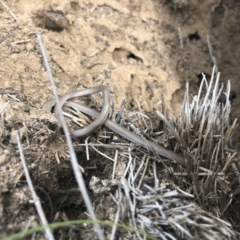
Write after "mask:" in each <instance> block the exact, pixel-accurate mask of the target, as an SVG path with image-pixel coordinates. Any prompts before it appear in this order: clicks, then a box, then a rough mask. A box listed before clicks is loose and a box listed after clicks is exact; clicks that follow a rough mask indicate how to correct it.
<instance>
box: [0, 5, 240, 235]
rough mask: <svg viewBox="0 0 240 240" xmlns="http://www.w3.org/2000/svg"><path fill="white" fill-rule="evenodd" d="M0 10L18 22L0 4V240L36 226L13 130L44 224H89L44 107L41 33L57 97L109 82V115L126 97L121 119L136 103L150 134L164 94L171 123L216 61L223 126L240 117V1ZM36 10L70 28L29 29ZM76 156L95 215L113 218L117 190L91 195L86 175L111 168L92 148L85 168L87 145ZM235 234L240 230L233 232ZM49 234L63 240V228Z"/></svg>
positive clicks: (105, 176) (46, 88) (96, 103)
mask: <svg viewBox="0 0 240 240" xmlns="http://www.w3.org/2000/svg"><path fill="white" fill-rule="evenodd" d="M5 3H6V4H7V5H8V7H9V8H10V9H11V10H12V12H13V13H14V14H15V15H16V17H17V18H18V19H19V21H18V22H17V21H15V20H14V18H13V17H12V16H11V15H10V14H9V12H8V11H7V10H6V9H5V8H4V6H3V5H0V19H1V21H0V30H1V31H0V82H1V84H0V109H1V123H0V125H1V128H0V130H1V141H0V238H2V237H6V236H8V235H10V234H12V233H16V232H19V231H21V230H24V229H25V228H26V226H27V225H28V223H29V224H30V226H31V227H33V226H36V225H38V224H39V219H38V216H37V214H36V211H35V208H34V205H33V204H32V202H31V201H30V200H29V199H31V195H30V193H29V190H28V186H27V184H26V180H25V177H24V174H23V171H22V165H21V162H20V160H19V151H18V149H17V145H16V141H15V136H16V135H15V134H16V131H15V130H19V131H20V132H21V140H22V143H23V147H24V155H25V158H26V160H27V163H28V166H29V170H30V173H31V177H32V180H33V182H34V186H35V187H36V191H37V193H38V194H39V197H40V199H41V202H42V204H43V207H44V210H45V213H46V215H47V218H48V220H49V222H53V221H60V220H67V219H70V220H71V219H87V218H88V215H87V214H86V208H85V206H84V203H83V200H82V198H81V195H80V194H79V191H78V190H77V185H76V182H75V179H74V175H73V172H72V168H71V164H70V161H69V160H70V158H69V155H68V150H67V145H66V142H65V138H64V136H63V135H62V134H61V132H60V131H59V125H58V123H57V121H56V119H55V118H54V116H53V115H52V114H51V113H48V112H45V111H43V110H42V105H43V104H44V103H45V102H46V101H47V100H49V99H52V98H53V94H52V90H51V86H50V82H49V79H48V75H47V73H46V69H45V66H44V63H43V59H42V55H41V52H40V48H39V44H38V41H37V38H36V33H37V32H40V33H41V34H42V37H43V40H44V44H45V48H46V50H47V53H48V59H49V62H50V66H51V69H52V72H53V75H54V79H55V83H56V86H57V89H58V93H59V95H63V94H65V93H68V92H70V91H74V90H76V89H83V88H89V87H93V86H97V85H101V84H103V85H107V86H108V87H109V88H110V90H111V99H112V103H113V106H114V109H115V112H116V111H118V110H119V108H120V107H121V105H122V101H123V100H124V99H125V100H126V104H125V111H126V112H133V111H139V106H141V111H142V112H143V113H145V114H147V115H148V116H149V117H151V118H152V120H153V123H154V128H158V127H159V126H158V120H157V118H156V116H155V111H156V110H161V109H162V108H161V101H162V95H164V99H165V103H166V107H167V111H168V113H169V114H172V115H173V116H176V115H177V114H178V113H179V111H180V108H181V105H182V101H183V97H184V92H185V87H186V82H189V87H190V92H192V93H193V94H195V93H196V92H197V91H198V89H199V84H200V82H201V79H202V73H204V74H205V75H206V76H207V77H208V78H209V77H210V76H211V73H212V68H213V61H212V57H213V56H214V57H215V58H216V62H217V67H218V70H219V71H220V72H221V81H222V82H223V83H224V85H225V86H226V84H227V81H228V80H230V82H231V88H232V95H231V101H232V118H231V119H230V121H233V119H235V118H238V116H239V114H240V111H239V104H240V97H239V94H240V87H239V79H240V72H239V71H238V67H239V58H240V43H239V41H240V27H239V26H240V25H239V19H240V18H239V14H240V2H239V1H237V0H229V1H225V0H208V1H200V0H186V1H183V0H171V1H165V0H151V1H143V0H139V1H134V0H133V1H128V0H122V1H117V0H85V1H77V0H76V1H68V0H61V1H60V0H45V1H44V0H42V1H30V0H11V1H10V0H6V1H5ZM39 9H45V10H51V11H61V12H62V13H63V14H64V16H66V17H67V18H68V19H69V23H70V24H69V27H68V28H66V29H63V30H62V31H55V30H51V29H46V28H43V27H41V26H36V23H35V22H34V21H33V16H34V15H33V13H34V11H37V10H39ZM180 35H181V37H180ZM207 35H208V36H209V38H210V43H211V46H212V56H211V54H210V51H209V43H208V42H207ZM85 104H88V105H89V106H92V107H95V108H97V109H100V108H101V101H100V100H99V98H98V97H97V96H94V97H92V98H91V100H90V98H88V99H87V100H86V101H85ZM83 124H84V123H83ZM100 134H102V132H100ZM239 143H240V139H239V136H238V135H237V134H236V136H235V138H234V140H233V146H232V147H233V148H235V149H238V147H239ZM76 152H77V156H78V161H79V164H80V165H81V166H82V167H83V169H84V170H85V173H84V178H85V181H86V185H87V187H88V188H89V192H90V197H92V199H94V205H95V206H96V209H95V210H96V213H97V216H98V218H100V219H109V220H112V221H114V218H113V217H112V218H111V216H113V214H112V212H114V211H115V209H114V206H113V203H112V200H111V197H110V195H109V192H111V193H114V191H115V188H116V186H117V183H116V185H114V184H111V185H109V187H108V188H107V187H103V189H102V190H99V192H97V193H96V191H95V190H93V189H91V184H90V183H91V181H93V177H97V178H99V179H101V180H109V179H111V177H112V176H111V174H112V167H113V164H112V162H111V161H108V160H106V158H104V157H103V156H101V155H100V154H98V153H96V152H95V151H90V161H87V160H86V151H85V147H79V146H78V147H76ZM108 154H109V155H112V156H113V157H114V150H112V152H111V151H110V150H108ZM117 169H118V172H117V177H116V178H118V179H120V177H121V175H122V174H123V172H124V164H123V165H121V164H120V165H119V166H118V168H117ZM89 184H90V185H89ZM99 189H100V187H99ZM96 196H97V197H96ZM50 201H51V202H52V203H51V204H50ZM103 201H104V204H103ZM234 227H235V229H236V230H238V231H239V226H234ZM91 231H92V230H88V229H85V233H86V235H87V236H90V235H91V234H92V233H91ZM55 234H56V236H61V237H62V239H68V235H66V233H65V232H64V231H63V230H62V232H60V231H59V232H56V233H55ZM75 234H76V233H75ZM39 239H41V235H40V236H39ZM58 239H60V237H59V238H58ZM75 239H80V238H78V237H76V238H75ZM83 239H85V238H83Z"/></svg>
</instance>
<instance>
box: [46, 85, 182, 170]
mask: <svg viewBox="0 0 240 240" xmlns="http://www.w3.org/2000/svg"><path fill="white" fill-rule="evenodd" d="M97 92H103V100H104V104H103V108H102V111H101V112H100V113H99V112H98V111H96V110H93V109H91V108H89V107H86V106H83V105H80V104H78V103H74V102H69V101H68V102H66V101H67V100H68V99H71V98H75V97H80V96H86V95H91V94H93V93H97ZM59 101H60V105H61V106H63V105H66V106H69V107H73V108H75V109H77V110H79V111H81V112H83V113H85V114H87V115H89V116H91V117H94V118H96V119H95V120H94V121H93V122H92V123H91V124H90V125H88V126H87V127H85V128H83V129H80V130H71V133H72V134H73V136H75V137H80V138H86V137H88V136H89V135H90V134H91V133H92V132H94V131H95V130H96V129H97V128H98V127H100V126H101V125H102V124H104V125H105V126H106V127H108V128H110V129H111V130H112V131H114V132H116V133H117V134H119V135H120V136H122V137H124V138H126V139H128V140H129V141H130V142H133V143H135V144H138V145H140V146H142V147H143V148H145V149H147V150H149V151H153V152H156V153H158V154H159V155H161V156H163V157H166V158H168V159H170V160H173V161H176V162H177V163H178V164H180V165H183V166H185V160H184V158H183V157H182V156H180V155H179V154H176V153H175V152H173V151H171V150H168V149H166V148H164V147H162V146H160V145H158V144H156V143H155V142H152V141H149V140H147V139H144V138H143V137H141V136H138V135H136V134H135V133H133V132H131V131H129V130H127V129H126V128H123V127H121V126H120V125H118V124H117V123H115V122H113V121H111V120H110V119H107V116H108V112H109V109H110V97H109V90H108V88H107V87H105V86H98V87H95V88H90V89H85V90H80V91H76V92H70V93H67V94H65V95H63V96H62V97H61V98H60V99H59ZM54 105H55V100H50V101H47V102H46V103H45V104H44V105H43V109H51V107H52V106H54ZM54 114H55V116H56V118H57V119H58V120H59V117H58V111H57V108H56V107H55V108H54Z"/></svg>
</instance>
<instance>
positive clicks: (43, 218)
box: [17, 135, 54, 240]
mask: <svg viewBox="0 0 240 240" xmlns="http://www.w3.org/2000/svg"><path fill="white" fill-rule="evenodd" d="M17 144H18V149H19V153H20V157H21V161H22V165H23V170H24V173H25V176H26V180H27V183H28V186H29V189H30V191H31V193H32V197H33V201H34V204H35V207H36V209H37V212H38V215H39V217H40V219H41V222H42V225H43V226H47V225H48V222H47V218H46V216H45V214H44V212H43V209H42V205H41V202H40V200H39V198H38V196H37V194H36V192H35V190H34V187H33V184H32V181H31V177H30V174H29V172H28V168H27V164H26V161H25V158H24V155H23V149H22V145H21V143H20V140H19V136H18V135H17ZM45 233H46V237H47V239H49V240H54V237H53V234H52V232H51V230H50V228H48V227H46V229H45Z"/></svg>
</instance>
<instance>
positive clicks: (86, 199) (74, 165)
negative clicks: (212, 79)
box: [37, 33, 104, 240]
mask: <svg viewBox="0 0 240 240" xmlns="http://www.w3.org/2000/svg"><path fill="white" fill-rule="evenodd" d="M37 37H38V41H39V45H40V48H41V52H42V55H43V60H44V62H45V65H46V69H47V72H48V76H49V79H50V82H51V84H52V89H53V94H54V97H55V100H56V105H57V110H58V113H59V119H60V121H61V125H62V127H63V130H64V133H65V136H66V140H67V144H68V148H69V152H70V155H71V163H72V168H73V171H74V174H75V178H76V181H77V183H78V187H79V189H80V191H81V193H82V196H83V199H84V202H85V204H86V207H87V210H88V212H89V214H90V216H91V218H92V220H97V218H96V215H95V213H94V210H93V207H92V204H91V201H90V198H89V196H88V192H87V189H86V186H85V182H84V180H83V176H82V173H81V171H80V170H79V167H78V162H77V158H76V154H75V151H74V148H73V144H72V140H71V137H70V134H69V130H68V127H67V125H66V122H65V119H64V116H63V113H62V109H61V107H60V103H59V99H58V94H57V90H56V86H55V83H54V80H53V76H52V73H51V69H50V66H49V63H48V60H47V54H46V50H45V48H44V45H43V41H42V37H41V35H40V34H39V33H38V34H37ZM95 228H96V232H97V234H98V237H99V239H101V240H104V235H103V232H102V230H101V228H100V226H99V224H97V223H95Z"/></svg>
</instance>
